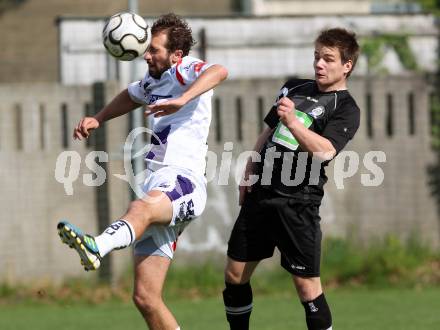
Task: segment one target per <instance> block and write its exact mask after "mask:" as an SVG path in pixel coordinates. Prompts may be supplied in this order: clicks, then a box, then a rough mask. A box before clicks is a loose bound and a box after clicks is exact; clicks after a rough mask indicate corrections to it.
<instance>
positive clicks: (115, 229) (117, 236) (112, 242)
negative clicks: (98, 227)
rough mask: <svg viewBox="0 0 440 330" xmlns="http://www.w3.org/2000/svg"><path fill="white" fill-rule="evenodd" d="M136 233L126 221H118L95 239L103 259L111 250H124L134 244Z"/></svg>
mask: <svg viewBox="0 0 440 330" xmlns="http://www.w3.org/2000/svg"><path fill="white" fill-rule="evenodd" d="M134 240H135V233H134V229H133V227H132V226H131V225H130V224H129V223H128V222H127V221H125V220H122V219H121V220H118V221H115V222H113V223H112V224H111V225H110V226H108V227H107V229H106V230H104V232H103V233H102V234H101V235H99V236H96V237H95V242H96V245H97V246H98V250H99V254H100V255H101V257H103V256H105V255H106V254H107V253H109V252H110V251H111V250H115V249H123V248H125V247H127V246H130V245H131V244H133V242H134Z"/></svg>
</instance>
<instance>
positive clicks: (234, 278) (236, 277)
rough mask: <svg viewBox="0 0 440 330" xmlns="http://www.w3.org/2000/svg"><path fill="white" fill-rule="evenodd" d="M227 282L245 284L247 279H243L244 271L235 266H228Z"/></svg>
mask: <svg viewBox="0 0 440 330" xmlns="http://www.w3.org/2000/svg"><path fill="white" fill-rule="evenodd" d="M225 282H227V283H230V284H243V283H245V282H248V281H245V280H244V279H243V272H242V271H240V270H239V269H236V268H233V267H226V269H225Z"/></svg>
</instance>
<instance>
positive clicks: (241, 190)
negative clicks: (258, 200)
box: [238, 158, 255, 206]
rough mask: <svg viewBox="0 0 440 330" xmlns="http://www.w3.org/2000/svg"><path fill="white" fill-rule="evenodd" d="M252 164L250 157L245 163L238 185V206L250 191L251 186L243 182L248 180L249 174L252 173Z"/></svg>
mask: <svg viewBox="0 0 440 330" xmlns="http://www.w3.org/2000/svg"><path fill="white" fill-rule="evenodd" d="M254 165H255V164H254V163H253V162H252V159H251V158H249V159H248V161H247V163H246V168H245V170H244V174H243V178H242V179H241V182H240V185H239V186H238V192H239V195H238V205H240V206H241V205H243V202H244V199H245V197H246V194H247V193H250V192H251V191H252V186H250V185H246V184H245V182H249V176H250V175H251V174H254V172H255V171H254Z"/></svg>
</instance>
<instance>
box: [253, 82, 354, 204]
mask: <svg viewBox="0 0 440 330" xmlns="http://www.w3.org/2000/svg"><path fill="white" fill-rule="evenodd" d="M284 96H286V97H288V98H290V99H291V100H293V102H294V103H295V109H296V116H297V117H298V118H299V120H300V121H301V122H302V123H303V124H304V125H305V126H306V127H307V128H308V129H310V130H311V131H313V132H315V133H317V134H319V135H321V136H323V137H325V138H326V139H328V140H329V141H330V142H331V144H332V145H333V147H334V148H335V149H336V152H337V153H339V152H340V151H341V150H342V149H343V148H344V147H345V145H346V144H347V143H348V141H349V140H351V139H352V138H353V136H354V134H355V133H356V131H357V129H358V128H359V120H360V110H359V107H358V106H357V104H356V102H355V100H354V99H353V97H352V96H351V95H350V93H349V92H348V91H347V90H338V91H331V92H320V91H319V89H318V85H317V84H316V82H315V81H314V80H305V79H291V80H289V81H287V82H286V83H285V84H284V86H283V87H282V88H281V91H280V94H279V96H278V98H277V101H278V100H279V99H280V98H282V97H284ZM275 104H276V103H275ZM275 104H274V106H273V107H272V108H271V110H270V111H269V113H268V114H267V116H266V118H265V119H264V121H265V122H266V124H267V125H269V127H270V128H272V129H274V131H273V133H272V135H271V136H270V137H269V138H268V139H267V141H266V143H265V144H264V147H263V149H262V151H261V155H262V160H265V161H262V162H261V163H260V167H259V170H260V171H259V174H260V182H259V183H260V184H261V185H262V186H263V187H264V188H267V189H270V190H273V191H275V192H277V193H279V194H281V195H284V196H289V197H293V198H295V199H298V200H304V201H307V200H310V201H316V202H320V201H321V199H322V196H323V194H324V190H323V186H324V184H325V183H326V182H327V176H326V175H325V166H326V165H328V163H329V161H326V162H321V161H319V160H318V159H317V158H316V157H314V158H312V157H311V156H310V155H309V154H308V153H307V152H305V151H303V150H301V146H300V145H299V144H298V142H297V141H296V139H295V137H294V136H293V135H292V133H291V132H290V131H289V130H288V129H287V127H285V126H284V125H283V124H282V123H281V122H280V120H279V117H278V115H277V111H276V105H275ZM269 152H276V153H278V155H277V154H273V155H275V156H274V157H272V156H271V157H269V156H268V155H269ZM270 159H273V161H270ZM283 164H284V167H283ZM272 166H273V168H271V167H272ZM263 171H265V172H266V175H263ZM268 173H271V176H270V175H269V176H268V175H267V174H268ZM269 178H270V179H271V180H270V181H269V180H268V179H269Z"/></svg>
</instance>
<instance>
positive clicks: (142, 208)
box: [128, 199, 151, 222]
mask: <svg viewBox="0 0 440 330" xmlns="http://www.w3.org/2000/svg"><path fill="white" fill-rule="evenodd" d="M128 210H129V213H131V214H133V215H135V216H137V217H140V218H141V219H142V220H143V221H144V222H149V221H151V212H150V210H149V207H148V204H147V203H145V202H144V201H143V200H140V199H137V200H134V201H132V202H131V203H130V207H129V209H128Z"/></svg>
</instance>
